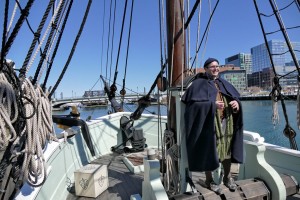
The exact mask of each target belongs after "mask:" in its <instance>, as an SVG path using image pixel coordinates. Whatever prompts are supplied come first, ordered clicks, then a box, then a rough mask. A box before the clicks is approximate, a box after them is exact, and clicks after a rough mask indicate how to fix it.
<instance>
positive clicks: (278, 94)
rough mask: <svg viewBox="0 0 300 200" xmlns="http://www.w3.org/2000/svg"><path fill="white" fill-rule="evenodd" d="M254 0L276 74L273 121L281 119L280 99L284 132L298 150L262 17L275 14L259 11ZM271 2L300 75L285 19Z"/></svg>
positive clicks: (272, 2)
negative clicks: (284, 123) (283, 118)
mask: <svg viewBox="0 0 300 200" xmlns="http://www.w3.org/2000/svg"><path fill="white" fill-rule="evenodd" d="M253 2H254V5H255V9H256V13H257V16H258V19H259V23H260V27H261V30H262V32H263V36H264V41H265V44H266V48H267V51H268V55H269V60H270V63H271V66H272V69H273V73H274V75H275V76H274V79H273V82H274V85H273V89H272V91H271V93H270V96H271V98H272V107H273V114H272V122H273V124H274V125H276V124H277V123H278V121H279V114H278V105H277V103H278V100H280V101H281V105H282V109H283V114H284V117H285V121H286V126H285V128H284V130H283V134H284V135H285V136H286V137H288V138H289V141H290V147H291V148H292V149H296V150H298V147H297V144H296V141H295V137H296V132H295V131H294V130H293V129H292V127H291V126H290V124H289V121H288V116H287V113H286V107H285V102H284V96H283V95H282V94H281V86H280V82H279V80H280V78H279V75H278V74H277V72H276V69H275V65H274V62H273V57H272V56H274V54H272V53H271V50H270V47H269V45H268V41H267V37H266V35H267V33H266V32H265V29H264V26H263V23H262V19H261V16H265V17H266V16H267V17H269V16H273V15H264V14H261V13H260V12H259V9H258V5H257V3H256V0H253ZM269 2H270V5H271V7H272V10H273V13H274V15H275V16H276V19H277V22H278V24H279V26H280V30H281V32H282V34H283V36H284V38H285V41H286V43H287V46H288V49H289V52H290V53H291V56H292V59H293V61H294V63H295V66H296V70H297V71H298V77H299V76H300V68H299V63H298V61H297V59H296V56H295V54H294V51H293V48H292V46H291V44H290V40H289V38H288V34H287V32H286V28H285V26H284V24H283V21H282V19H281V16H280V14H279V12H278V8H277V6H276V4H275V2H274V1H272V0H269ZM287 7H288V6H286V7H285V8H287ZM272 33H275V32H272ZM268 34H271V33H268ZM285 53H286V52H285ZM285 53H284V54H285ZM259 73H260V72H259ZM282 77H283V76H282ZM282 77H281V78H282ZM298 84H299V78H298ZM298 88H299V87H298ZM297 98H298V99H299V89H298V96H297ZM298 110H299V109H298ZM297 118H299V112H298V117H297Z"/></svg>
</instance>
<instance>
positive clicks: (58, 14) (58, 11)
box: [32, 0, 66, 85]
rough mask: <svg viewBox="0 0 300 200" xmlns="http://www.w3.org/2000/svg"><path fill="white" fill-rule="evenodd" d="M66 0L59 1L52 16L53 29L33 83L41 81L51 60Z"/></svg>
mask: <svg viewBox="0 0 300 200" xmlns="http://www.w3.org/2000/svg"><path fill="white" fill-rule="evenodd" d="M65 2H66V0H61V1H60V2H59V4H58V7H57V8H56V10H55V13H54V15H53V16H52V20H51V21H50V24H51V31H50V33H49V36H48V40H47V42H46V45H45V47H44V50H43V52H42V53H41V55H40V61H39V64H38V66H37V69H36V71H35V74H34V77H33V80H32V84H33V85H35V84H37V83H39V81H40V79H41V75H42V74H43V72H44V69H45V67H46V64H47V63H48V61H49V56H50V53H51V50H52V47H53V44H54V43H55V41H56V37H57V35H58V27H60V25H61V20H59V19H60V18H61V16H62V14H63V12H62V10H63V8H64V4H65ZM53 19H54V20H53ZM45 61H46V62H45Z"/></svg>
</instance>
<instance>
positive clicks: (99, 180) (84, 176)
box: [74, 164, 108, 198]
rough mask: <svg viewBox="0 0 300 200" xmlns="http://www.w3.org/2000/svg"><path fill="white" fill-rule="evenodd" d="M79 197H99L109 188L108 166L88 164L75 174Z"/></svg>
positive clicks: (76, 189)
mask: <svg viewBox="0 0 300 200" xmlns="http://www.w3.org/2000/svg"><path fill="white" fill-rule="evenodd" d="M74 176H75V191H76V195H77V196H84V197H93V198H95V197H97V196H98V195H100V194H101V193H102V192H103V191H105V190H106V189H107V188H108V172H107V165H97V164H88V165H86V166H84V167H82V168H80V169H78V170H76V171H75V172H74Z"/></svg>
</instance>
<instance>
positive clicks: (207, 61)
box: [203, 58, 219, 68]
mask: <svg viewBox="0 0 300 200" xmlns="http://www.w3.org/2000/svg"><path fill="white" fill-rule="evenodd" d="M214 61H216V62H218V64H219V61H218V60H217V59H215V58H208V59H207V60H206V61H205V63H204V66H203V67H204V68H205V67H207V65H209V64H210V63H212V62H214Z"/></svg>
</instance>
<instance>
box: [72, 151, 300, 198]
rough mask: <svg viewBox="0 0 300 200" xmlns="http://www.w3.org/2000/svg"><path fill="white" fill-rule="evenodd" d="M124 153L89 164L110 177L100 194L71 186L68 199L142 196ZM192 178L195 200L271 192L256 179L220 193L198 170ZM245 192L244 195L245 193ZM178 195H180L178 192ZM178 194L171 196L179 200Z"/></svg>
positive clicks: (261, 195)
mask: <svg viewBox="0 0 300 200" xmlns="http://www.w3.org/2000/svg"><path fill="white" fill-rule="evenodd" d="M137 155H138V156H137V157H136V159H134V157H132V156H131V159H130V160H131V161H132V165H133V166H134V165H139V164H141V161H142V158H141V157H140V154H137ZM123 157H124V156H123V155H121V154H118V153H112V154H110V155H105V156H102V157H101V158H98V159H96V160H94V161H93V162H91V164H101V165H107V167H108V176H109V179H108V180H109V186H108V189H106V190H105V191H104V192H103V193H101V194H100V195H99V196H97V197H96V198H90V197H83V196H82V197H80V196H76V195H75V187H74V186H73V187H72V188H70V190H69V192H70V193H69V195H68V197H67V200H87V199H101V200H119V199H130V197H131V195H133V194H139V195H140V196H142V182H143V176H144V173H143V172H140V173H133V172H131V171H130V170H129V169H128V167H127V166H126V165H125V163H124V160H123ZM231 171H232V175H233V177H234V178H235V179H237V176H238V171H239V170H238V165H233V166H232V170H231ZM192 180H193V183H194V184H195V188H196V190H197V191H196V194H194V195H195V199H198V197H196V195H197V194H198V195H199V194H201V196H202V197H203V198H204V199H205V200H216V199H220V200H221V199H271V195H270V194H269V193H267V192H266V191H268V189H267V188H265V187H264V186H265V185H264V184H263V182H259V181H257V180H254V179H249V180H239V181H236V183H237V184H238V189H237V190H236V191H235V192H231V191H229V190H228V188H226V187H225V186H224V185H222V184H221V185H220V186H221V189H222V193H223V194H221V195H217V194H216V193H214V192H212V191H211V190H209V189H207V188H206V187H205V183H204V181H205V175H204V173H200V172H192ZM245 194H246V195H247V196H245ZM179 196H180V195H179ZM179 196H178V195H177V196H174V197H170V199H179ZM183 196H190V197H189V198H188V199H194V198H193V197H192V196H191V194H185V195H181V197H183ZM299 199H300V193H299V192H298V193H297V194H294V195H292V196H288V197H287V200H299Z"/></svg>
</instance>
